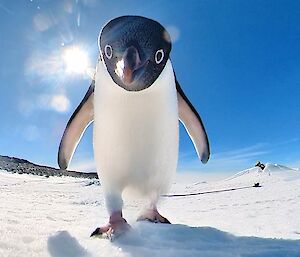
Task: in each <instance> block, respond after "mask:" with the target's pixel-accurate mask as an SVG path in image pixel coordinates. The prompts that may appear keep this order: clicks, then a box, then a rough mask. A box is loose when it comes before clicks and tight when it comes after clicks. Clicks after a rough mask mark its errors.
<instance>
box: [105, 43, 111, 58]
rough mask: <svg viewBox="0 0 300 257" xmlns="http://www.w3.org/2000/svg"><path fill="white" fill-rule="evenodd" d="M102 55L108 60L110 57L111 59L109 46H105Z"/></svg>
mask: <svg viewBox="0 0 300 257" xmlns="http://www.w3.org/2000/svg"><path fill="white" fill-rule="evenodd" d="M104 53H105V55H106V57H107V58H108V59H111V57H112V55H113V52H112V47H111V46H110V45H106V46H105V47H104Z"/></svg>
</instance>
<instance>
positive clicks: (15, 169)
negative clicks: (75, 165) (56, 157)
mask: <svg viewBox="0 0 300 257" xmlns="http://www.w3.org/2000/svg"><path fill="white" fill-rule="evenodd" d="M0 170H6V171H7V172H11V173H18V174H32V175H38V176H45V177H49V176H58V177H61V176H69V177H76V178H90V179H93V178H98V175H97V173H95V172H93V173H84V172H78V171H66V170H61V169H56V168H53V167H48V166H42V165H38V164H35V163H32V162H29V161H27V160H24V159H20V158H16V157H9V156H2V155H0Z"/></svg>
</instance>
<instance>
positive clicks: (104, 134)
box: [94, 61, 178, 187]
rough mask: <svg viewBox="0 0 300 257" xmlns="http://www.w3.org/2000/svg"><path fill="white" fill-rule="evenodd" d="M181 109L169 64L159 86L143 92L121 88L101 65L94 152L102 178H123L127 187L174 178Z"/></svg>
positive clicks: (160, 78) (153, 86)
mask: <svg viewBox="0 0 300 257" xmlns="http://www.w3.org/2000/svg"><path fill="white" fill-rule="evenodd" d="M177 108H178V107H177V94H176V87H175V80H174V75H173V69H172V65H171V63H170V61H168V63H167V64H166V67H165V69H164V70H163V72H162V73H161V74H160V76H159V77H158V79H157V80H156V81H155V82H154V84H153V85H152V86H151V87H149V88H147V89H145V90H142V91H139V92H128V91H126V90H124V89H122V88H120V87H119V86H117V85H116V84H115V83H114V82H113V81H112V79H111V78H110V76H109V75H108V73H107V71H106V70H105V67H104V66H103V64H102V63H99V64H98V67H97V75H96V87H95V97H94V150H95V160H96V163H97V169H98V170H99V175H100V177H101V178H102V179H103V180H104V181H107V180H109V181H111V180H120V181H121V182H120V183H124V187H126V186H127V185H130V184H137V185H138V183H139V182H140V181H141V179H147V178H149V179H150V177H151V179H153V178H155V179H154V180H155V181H153V183H156V184H157V180H158V179H162V180H166V179H167V177H171V176H170V175H171V174H170V173H173V172H175V170H176V166H177V155H178V109H177ZM156 175H157V176H156ZM156 177H157V178H156ZM159 177H160V178H159ZM151 179H150V180H151ZM149 183H150V182H149Z"/></svg>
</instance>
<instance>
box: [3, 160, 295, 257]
mask: <svg viewBox="0 0 300 257" xmlns="http://www.w3.org/2000/svg"><path fill="white" fill-rule="evenodd" d="M188 178H189V179H188ZM257 182H259V183H260V184H261V187H257V188H254V187H252V186H253V184H254V183H257ZM228 189H232V190H231V191H227V190H228ZM191 193H192V194H195V195H192V196H177V197H164V198H163V200H162V202H161V204H160V208H159V209H160V210H161V213H162V214H163V215H164V216H166V217H167V218H168V219H169V220H170V221H171V222H172V223H173V224H172V225H165V224H151V223H146V222H135V218H136V217H137V214H138V212H139V210H140V205H141V204H142V202H141V201H140V200H137V201H134V202H133V201H131V202H127V203H126V205H125V207H124V216H125V218H126V219H127V221H128V222H129V223H130V225H131V226H132V230H131V231H130V232H129V233H127V234H126V235H123V236H121V237H119V238H117V239H116V240H115V241H113V242H110V241H108V240H104V239H91V238H90V237H89V235H90V233H91V232H92V231H93V230H94V229H95V228H96V227H97V226H99V225H101V224H104V223H105V222H106V221H107V219H108V217H107V213H106V209H105V205H104V203H103V196H102V190H101V186H100V185H99V183H91V180H89V179H79V178H71V177H49V178H45V177H39V176H33V175H26V174H21V175H20V174H10V173H7V172H5V171H0V197H1V201H0V210H1V211H0V256H1V257H2V256H3V257H4V256H5V257H6V256H11V257H13V256H51V257H71V256H72V257H73V256H75V257H76V256H78V257H79V256H92V257H93V256H134V257H138V256H146V257H148V256H149V257H150V256H151V257H155V256H172V257H179V256H180V257H181V256H266V257H269V256H270V257H271V256H272V257H274V256H300V219H299V214H300V204H299V200H300V171H299V170H295V169H290V168H287V167H284V166H281V165H273V164H268V165H267V166H266V168H265V170H264V171H263V172H261V171H259V169H258V168H250V169H247V170H244V171H241V172H239V173H237V174H236V175H234V176H232V177H230V178H228V179H223V180H218V181H210V182H205V181H203V179H201V173H199V176H195V179H194V181H192V180H191V179H190V177H189V176H188V175H183V174H180V175H179V176H178V178H177V179H176V181H175V182H174V183H173V186H172V190H171V192H170V194H175V195H176V194H181V195H185V194H191Z"/></svg>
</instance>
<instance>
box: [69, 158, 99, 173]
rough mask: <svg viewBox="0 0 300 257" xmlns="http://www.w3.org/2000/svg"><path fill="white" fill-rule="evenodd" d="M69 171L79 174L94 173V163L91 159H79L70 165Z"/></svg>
mask: <svg viewBox="0 0 300 257" xmlns="http://www.w3.org/2000/svg"><path fill="white" fill-rule="evenodd" d="M68 169H70V170H76V171H81V172H96V170H97V169H96V165H95V161H94V160H93V159H91V158H86V159H80V160H78V161H73V162H71V163H70V166H69V168H68Z"/></svg>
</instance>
